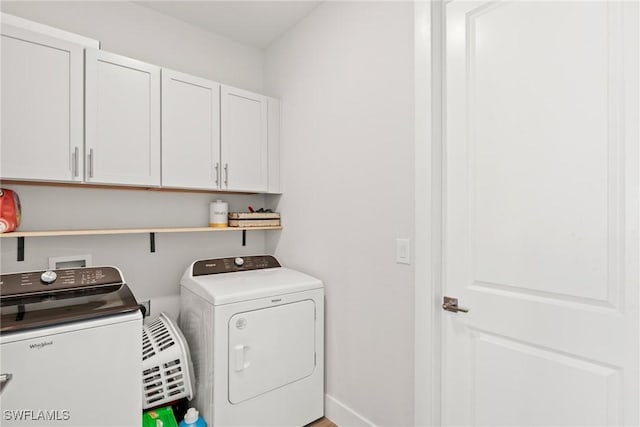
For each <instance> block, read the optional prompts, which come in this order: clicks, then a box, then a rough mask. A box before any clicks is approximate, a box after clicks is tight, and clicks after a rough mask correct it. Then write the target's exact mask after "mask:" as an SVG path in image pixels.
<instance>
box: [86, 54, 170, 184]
mask: <svg viewBox="0 0 640 427" xmlns="http://www.w3.org/2000/svg"><path fill="white" fill-rule="evenodd" d="M85 79H86V88H85V91H86V92H85V96H86V98H85V102H86V105H85V108H86V110H85V112H86V118H85V120H86V140H85V143H86V154H85V157H86V168H85V169H86V170H85V174H86V181H87V182H91V183H101V184H124V185H143V186H158V185H160V68H159V67H156V66H153V65H150V64H147V63H144V62H140V61H137V60H133V59H130V58H126V57H124V56H119V55H114V54H111V53H107V52H105V51H100V50H95V49H87V51H86V68H85Z"/></svg>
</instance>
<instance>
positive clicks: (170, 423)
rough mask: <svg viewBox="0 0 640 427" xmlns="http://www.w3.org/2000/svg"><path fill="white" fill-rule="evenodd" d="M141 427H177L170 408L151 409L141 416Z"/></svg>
mask: <svg viewBox="0 0 640 427" xmlns="http://www.w3.org/2000/svg"><path fill="white" fill-rule="evenodd" d="M142 427H178V423H177V422H176V417H175V416H174V415H173V409H171V406H167V407H165V408H158V409H151V410H150V411H146V412H145V413H144V414H142Z"/></svg>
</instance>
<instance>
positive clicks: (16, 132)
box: [0, 15, 84, 181]
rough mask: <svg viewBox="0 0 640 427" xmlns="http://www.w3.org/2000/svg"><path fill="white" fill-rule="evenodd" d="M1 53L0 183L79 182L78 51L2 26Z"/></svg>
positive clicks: (80, 55) (70, 45)
mask: <svg viewBox="0 0 640 427" xmlns="http://www.w3.org/2000/svg"><path fill="white" fill-rule="evenodd" d="M3 18H4V15H3ZM1 51H2V73H1V74H2V84H1V87H2V91H1V92H2V100H1V102H2V145H1V147H2V148H1V155H0V158H1V161H0V162H1V166H0V172H1V175H2V178H4V179H29V180H45V181H81V180H82V179H83V167H82V157H83V134H82V133H83V121H82V120H83V118H82V105H83V104H82V90H83V88H82V85H83V51H84V48H83V46H81V45H79V44H74V43H71V42H68V41H64V40H60V39H57V38H54V37H50V36H47V35H44V34H40V33H38V32H33V31H29V30H26V29H22V28H18V27H15V26H12V25H8V24H6V23H5V22H3V24H2V49H1Z"/></svg>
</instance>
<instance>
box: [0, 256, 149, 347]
mask: <svg viewBox="0 0 640 427" xmlns="http://www.w3.org/2000/svg"><path fill="white" fill-rule="evenodd" d="M138 309H139V306H138V303H137V301H136V299H135V297H134V296H133V294H132V293H131V291H130V290H129V287H128V286H127V285H126V284H125V283H124V281H123V279H122V275H121V274H120V271H119V270H118V269H117V268H115V267H86V268H84V267H83V268H74V269H60V270H47V271H30V272H25V273H10V274H3V275H1V276H0V314H1V319H0V324H1V328H0V332H1V333H3V334H4V333H9V332H16V331H22V330H26V329H33V328H41V327H45V326H53V325H59V324H62V323H67V322H75V321H79V320H87V319H94V318H98V317H104V316H112V315H115V314H121V313H130V312H134V311H136V310H138Z"/></svg>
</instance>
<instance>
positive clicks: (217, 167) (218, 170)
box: [216, 162, 220, 187]
mask: <svg viewBox="0 0 640 427" xmlns="http://www.w3.org/2000/svg"><path fill="white" fill-rule="evenodd" d="M219 185H220V162H216V187H218V186H219Z"/></svg>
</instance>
